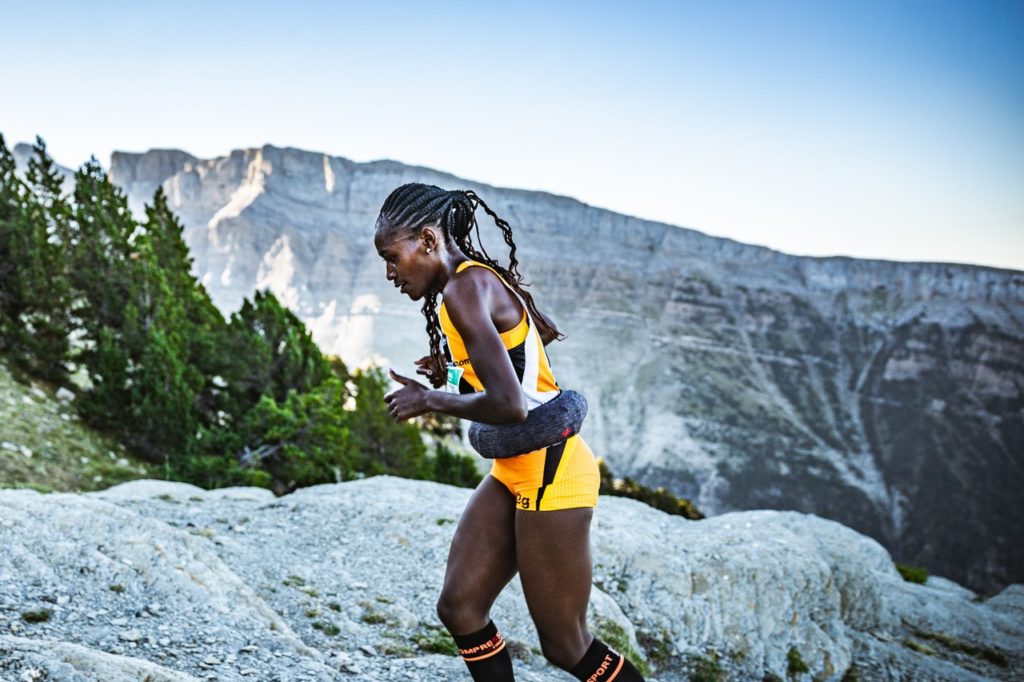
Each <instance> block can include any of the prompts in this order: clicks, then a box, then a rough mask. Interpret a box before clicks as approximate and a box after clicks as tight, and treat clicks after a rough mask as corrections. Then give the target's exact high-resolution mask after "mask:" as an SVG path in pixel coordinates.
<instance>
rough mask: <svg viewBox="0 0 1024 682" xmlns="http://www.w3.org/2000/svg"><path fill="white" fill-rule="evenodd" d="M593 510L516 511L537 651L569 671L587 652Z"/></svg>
mask: <svg viewBox="0 0 1024 682" xmlns="http://www.w3.org/2000/svg"><path fill="white" fill-rule="evenodd" d="M593 514H594V510H593V509H592V508H589V507H585V508H580V509H560V510H557V511H544V512H538V511H523V510H519V511H517V512H516V518H515V532H516V551H517V555H518V559H519V579H520V580H521V581H522V583H523V593H524V595H525V596H526V605H527V606H528V607H529V609H530V616H531V617H532V618H533V622H534V624H536V626H537V633H538V634H539V635H540V645H541V650H542V651H543V652H544V657H545V658H547V659H548V660H549V661H550V662H551V663H552V664H554V665H556V666H558V667H559V668H562V669H563V670H569V669H570V668H572V667H573V666H574V665H575V664H576V663H577V662H578V661H579V660H580V659H581V658H582V657H583V654H585V653H586V652H587V647H589V646H590V643H591V642H592V641H593V636H592V635H591V634H590V631H589V630H587V604H588V603H589V601H590V585H591V581H592V575H591V573H592V559H591V555H590V520H591V518H593Z"/></svg>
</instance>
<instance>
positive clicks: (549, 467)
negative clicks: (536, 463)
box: [537, 440, 567, 511]
mask: <svg viewBox="0 0 1024 682" xmlns="http://www.w3.org/2000/svg"><path fill="white" fill-rule="evenodd" d="M566 442H567V441H564V440H563V441H562V442H560V443H556V444H555V445H552V446H551V447H549V448H548V451H547V453H545V455H544V483H543V485H541V487H540V490H538V491H537V511H540V501H541V500H542V499H544V490H545V489H546V488H547V487H548V486H549V485H551V483H552V482H553V481H554V480H555V474H556V473H557V472H558V464H559V462H561V461H562V454H563V453H564V452H565V444H566Z"/></svg>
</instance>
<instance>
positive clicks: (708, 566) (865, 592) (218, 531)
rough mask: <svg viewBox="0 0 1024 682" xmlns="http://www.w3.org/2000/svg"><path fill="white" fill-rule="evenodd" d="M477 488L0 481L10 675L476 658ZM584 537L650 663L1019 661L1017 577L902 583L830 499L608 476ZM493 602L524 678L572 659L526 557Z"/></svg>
mask: <svg viewBox="0 0 1024 682" xmlns="http://www.w3.org/2000/svg"><path fill="white" fill-rule="evenodd" d="M470 493H471V491H469V490H465V489H459V488H453V487H450V486H445V485H441V484H437V483H429V482H422V481H408V480H403V479H395V478H390V477H375V478H371V479H366V480H362V481H354V482H348V483H341V484H335V485H322V486H316V487H313V488H307V489H303V490H299V491H297V492H295V493H293V494H291V495H288V496H285V497H282V498H274V497H273V495H272V494H270V493H269V492H268V491H265V490H261V489H255V488H228V489H222V490H211V491H204V490H202V489H200V488H197V487H194V486H190V485H186V484H178V483H167V482H161V481H150V480H145V481H133V482H130V483H125V484H121V485H118V486H115V487H113V488H110V489H109V490H106V491H101V492H98V493H87V494H81V495H76V494H48V495H44V494H40V493H36V492H34V491H29V490H0V546H2V547H4V549H5V551H4V552H3V553H0V678H3V679H8V678H11V679H22V678H23V676H25V675H29V676H30V677H29V678H28V679H33V678H32V677H31V676H32V675H36V676H37V677H35V679H75V680H79V679H80V680H97V679H102V680H111V681H113V680H142V679H147V678H146V676H147V675H148V676H149V677H148V679H150V680H168V681H172V680H173V681H178V680H193V679H197V680H206V679H215V680H246V679H253V680H256V679H258V680H294V681H299V680H353V679H354V680H396V681H397V680H409V679H428V678H429V679H437V680H452V681H455V680H463V679H466V674H465V671H464V668H463V664H462V662H461V660H460V659H458V658H457V657H456V656H454V655H451V652H450V642H449V640H448V638H447V635H445V633H444V632H443V631H442V630H441V629H440V624H439V623H438V621H437V618H436V615H435V613H434V602H435V600H436V596H437V594H438V592H439V590H440V587H441V583H442V580H443V577H444V561H445V557H446V556H447V550H448V544H449V543H450V541H451V536H452V533H453V532H454V528H455V526H456V524H457V523H458V519H459V516H460V514H461V512H462V509H463V508H464V506H465V504H466V501H467V499H468V497H469V495H470ZM425 500H429V504H424V501H425ZM592 539H593V545H594V557H595V567H594V589H593V591H592V596H591V610H590V621H591V622H590V625H591V627H592V628H593V629H594V630H596V631H598V632H601V633H606V636H608V635H607V633H611V635H610V636H616V637H618V639H619V641H620V642H621V644H620V645H626V646H629V647H631V648H633V649H634V650H635V651H636V652H637V657H638V658H642V659H644V663H645V665H647V666H648V667H649V668H650V669H651V671H652V672H651V675H650V677H649V679H651V680H652V682H659V681H660V682H669V681H675V680H685V679H689V675H690V674H691V673H693V672H694V671H695V670H697V669H698V668H700V667H701V666H703V667H704V668H705V669H707V668H708V667H709V666H717V667H718V668H720V669H721V671H722V672H723V674H724V676H725V679H730V680H733V679H734V680H747V679H761V678H762V676H763V675H764V674H765V673H768V672H771V673H773V674H775V675H778V676H779V677H781V678H786V677H787V671H788V670H789V667H790V665H791V664H790V660H791V658H792V656H793V654H791V653H790V650H791V649H793V650H795V651H796V653H797V654H798V655H799V656H800V658H801V659H802V660H803V661H804V662H805V663H806V665H807V667H808V672H807V673H804V674H800V675H796V676H795V679H798V680H801V679H802V680H808V679H811V677H812V676H813V678H814V679H824V680H839V679H841V678H842V677H843V675H844V674H846V672H847V671H848V670H849V669H850V668H851V666H852V667H854V668H855V670H856V672H857V674H858V675H860V679H907V680H910V679H931V680H983V679H1011V678H1012V677H1013V676H1014V675H1018V676H1019V675H1020V674H1022V673H1024V652H1022V651H1020V649H1019V643H1020V641H1022V637H1024V589H1022V588H1021V586H1020V585H1014V586H1012V587H1010V588H1007V590H1005V591H1004V592H1003V593H1001V594H999V595H996V596H994V597H991V598H989V599H988V600H986V601H977V600H976V599H975V595H974V594H973V593H971V592H970V591H969V590H966V589H964V588H962V587H960V586H958V585H956V584H955V583H953V582H951V581H948V580H945V579H942V578H930V579H929V580H928V582H927V584H924V585H916V584H911V583H906V582H904V581H903V580H902V579H901V578H900V576H899V574H898V573H897V571H896V569H895V567H894V566H893V563H892V560H891V558H890V556H889V555H888V554H887V552H886V551H885V550H884V549H883V548H882V547H881V546H880V545H879V544H878V543H877V542H875V541H874V540H871V539H870V538H867V537H865V536H862V535H860V534H858V533H856V532H855V531H852V530H850V529H849V528H846V527H844V526H842V525H841V524H838V523H835V522H833V521H829V520H826V519H822V518H818V517H815V516H812V515H807V514H802V513H799V512H780V511H771V510H763V511H749V512H733V513H728V514H723V515H721V516H718V517H715V518H711V519H705V520H702V521H686V520H684V519H682V518H680V517H673V516H668V515H666V514H663V513H661V512H658V511H656V510H653V509H651V508H649V507H646V506H644V505H641V504H639V503H637V502H633V501H631V500H624V499H618V498H602V499H601V500H600V502H599V504H598V508H597V512H596V516H595V525H594V528H593V533H592ZM33 614H34V615H33ZM43 614H45V616H44V615H43ZM492 614H493V617H494V619H495V622H496V623H498V624H499V627H501V628H502V630H503V631H504V632H505V634H506V637H507V639H508V640H509V641H510V646H511V648H512V651H513V653H514V659H515V665H516V667H517V675H518V677H517V679H523V680H527V681H530V680H532V681H534V682H540V681H541V680H550V679H561V677H559V675H560V673H558V672H557V671H556V670H554V669H553V668H551V667H550V666H548V664H547V663H546V662H545V661H544V659H543V658H542V656H541V655H540V652H539V644H538V641H537V639H536V633H535V631H534V629H533V626H532V623H531V622H530V619H529V615H528V611H527V609H526V604H525V602H524V600H523V596H522V591H521V588H520V584H519V580H518V578H516V579H514V580H513V582H512V583H510V585H509V586H508V587H507V588H506V590H505V592H504V593H503V594H502V596H501V597H500V598H499V600H498V602H497V603H496V605H495V608H494V610H493V612H492ZM957 647H959V648H957ZM972 647H975V648H977V651H975V653H965V651H968V650H970V649H971V648H972ZM983 650H984V651H983ZM986 656H987V658H986ZM999 657H1002V663H999V662H993V661H997V660H998V659H999ZM33 671H34V672H33ZM43 674H48V675H50V676H51V677H49V678H42V677H38V676H41V675H43ZM75 675H78V676H77V677H76V676H75ZM562 677H566V676H565V675H564V674H563V675H562Z"/></svg>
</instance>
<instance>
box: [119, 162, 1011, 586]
mask: <svg viewBox="0 0 1024 682" xmlns="http://www.w3.org/2000/svg"><path fill="white" fill-rule="evenodd" d="M111 173H112V177H113V178H114V180H115V181H116V182H118V183H119V184H121V185H122V186H124V187H125V188H126V190H127V191H128V193H129V196H130V199H131V201H132V205H133V207H135V209H136V210H139V208H140V207H141V205H142V204H143V203H144V202H146V201H148V200H149V199H150V197H151V195H152V191H153V189H155V188H156V187H157V186H158V185H160V184H162V185H163V187H164V189H165V191H166V192H167V194H168V197H169V199H170V203H171V206H172V208H173V209H174V210H175V211H176V212H177V213H178V214H179V215H180V216H181V217H182V219H183V221H184V223H185V225H186V235H185V236H186V241H187V242H188V244H189V246H190V248H191V249H192V254H193V257H194V258H195V263H194V267H195V274H196V275H197V277H198V278H199V279H200V280H201V281H202V282H203V283H204V284H205V285H206V286H207V288H208V289H209V291H210V293H211V296H212V298H213V300H214V302H215V303H216V304H217V305H218V306H219V307H220V308H221V310H222V311H224V312H230V311H233V310H236V309H237V308H238V307H239V306H240V304H241V300H242V298H243V297H245V296H249V295H251V294H252V292H253V291H254V290H255V289H257V288H269V289H271V290H272V291H273V292H274V293H275V294H276V295H277V296H278V297H279V298H280V299H281V300H282V302H283V303H284V304H286V305H287V306H289V307H290V308H291V309H292V310H294V311H295V312H296V313H297V314H298V315H299V316H300V317H301V318H302V319H303V320H304V321H305V322H306V324H307V325H308V326H309V328H310V329H311V331H312V333H313V335H314V338H315V339H316V341H317V342H318V343H319V344H320V346H321V347H322V348H323V349H324V351H326V352H330V353H336V354H339V355H341V356H342V357H343V358H344V359H345V360H346V361H347V362H349V363H353V364H360V363H361V362H363V361H366V360H367V359H371V358H377V359H384V360H386V361H388V362H390V363H391V364H392V365H393V366H394V367H396V369H397V370H398V371H399V372H402V371H403V370H404V372H405V373H409V374H411V373H412V364H411V363H412V360H414V359H415V358H418V357H420V356H421V355H424V354H425V352H426V350H427V340H426V339H427V337H426V333H425V331H424V324H425V323H424V320H423V317H422V316H421V314H420V312H419V306H418V305H417V304H413V303H411V302H410V301H409V300H408V299H406V298H404V297H402V296H401V295H399V294H398V293H397V292H396V291H395V289H394V288H393V287H392V286H391V285H390V283H388V282H387V281H386V280H385V277H384V265H383V263H382V261H380V259H379V257H378V256H377V255H376V253H375V251H374V249H373V245H372V236H373V225H374V220H375V219H376V216H377V213H378V211H379V208H380V205H381V203H382V202H383V200H384V198H385V197H386V196H387V194H388V193H389V192H390V191H391V190H392V189H393V188H394V187H396V186H398V185H400V184H402V183H404V182H410V181H422V182H429V183H433V184H438V185H440V186H442V187H461V188H468V189H473V190H475V191H477V192H478V193H479V194H480V195H481V196H482V197H483V198H484V199H485V200H486V201H487V202H488V205H490V206H491V207H492V208H493V209H494V210H495V211H496V212H497V213H498V214H499V215H501V216H502V217H503V218H505V219H506V220H508V221H509V222H510V223H511V225H512V227H513V229H514V231H515V239H516V244H517V246H518V247H519V249H518V256H519V258H520V261H521V263H522V264H523V266H522V270H523V272H524V273H525V277H526V279H527V280H528V281H530V282H532V283H533V285H534V291H535V292H536V295H537V298H538V301H539V304H540V306H541V308H542V310H544V311H545V312H546V313H548V314H550V316H551V317H553V318H554V319H555V321H556V322H557V323H558V325H559V327H560V328H561V329H562V331H564V332H565V333H566V334H567V335H568V338H567V339H566V340H565V341H563V342H561V343H556V344H552V345H551V346H549V354H550V357H551V360H552V363H553V365H554V368H555V371H556V376H557V377H558V378H559V382H560V383H561V385H563V386H565V387H572V388H576V389H578V390H580V391H581V392H583V393H584V394H585V395H586V396H587V397H588V400H589V401H590V406H591V410H590V416H589V418H588V421H587V423H586V424H585V425H584V431H583V432H584V435H585V436H586V437H587V438H588V440H589V441H591V442H592V443H593V445H594V449H595V452H596V453H597V454H598V455H599V456H603V457H605V458H606V459H607V460H608V462H609V464H610V466H611V467H612V469H613V470H614V471H616V472H619V473H620V475H621V474H628V475H630V476H632V477H634V478H637V479H639V480H640V481H642V482H644V483H647V484H649V485H664V486H666V487H667V488H669V489H670V490H671V491H673V492H674V493H677V494H679V495H683V496H686V497H689V498H691V499H693V500H694V501H695V502H696V503H697V505H698V506H699V507H700V508H701V509H702V510H703V511H704V512H705V513H707V514H711V515H716V514H721V513H724V512H728V511H733V510H742V509H754V508H768V509H790V510H798V511H802V512H809V513H814V514H818V515H820V516H824V517H827V518H831V519H835V520H837V521H840V522H842V523H844V524H846V525H848V526H851V527H852V528H854V529H856V530H858V531H860V532H862V533H865V534H867V535H870V536H871V537H873V538H875V539H877V540H878V541H879V542H881V543H882V544H883V545H884V546H885V547H886V548H887V549H888V550H889V551H890V552H891V553H892V554H893V556H894V557H895V559H896V560H897V561H902V562H907V563H913V564H917V565H923V566H926V567H927V568H928V569H930V570H931V571H932V572H933V573H938V574H940V575H944V576H948V577H951V578H953V579H955V580H957V581H959V582H961V583H964V584H967V585H970V586H971V587H973V588H974V589H977V590H981V591H985V592H994V591H997V590H998V589H1001V588H1002V587H1005V586H1006V585H1007V584H1009V583H1011V582H1015V581H1017V582H1019V581H1021V580H1022V579H1024V527H1022V526H1021V524H1020V523H1019V519H1020V518H1024V496H1022V495H1021V494H1020V490H1021V489H1022V487H1024V400H1022V387H1024V305H1022V303H1024V273H1021V272H1017V271H1007V270H996V269H992V268H984V267H976V266H967V265H950V264H940V263H894V262H887V261H871V260H857V259H849V258H806V257H796V256H790V255H786V254H782V253H778V252H776V251H772V250H770V249H767V248H763V247H757V246H750V245H746V244H740V243H737V242H734V241H731V240H728V239H720V238H713V237H709V236H707V235H704V234H701V233H699V232H696V231H694V230H689V229H684V228H680V227H675V226H671V225H666V224H661V223H655V222H650V221H644V220H639V219H637V218H632V217H629V216H625V215H619V214H616V213H612V212H610V211H606V210H602V209H598V208H594V207H592V206H588V205H586V204H583V203H581V202H579V201H575V200H573V199H570V198H566V197H560V196H555V195H551V194H546V193H540V192H524V191H516V190H508V189H501V188H495V187H489V186H487V185H482V184H480V183H476V182H470V181H466V180H462V179H460V178H457V177H454V176H452V175H447V174H444V173H440V172H437V171H433V170H430V169H427V168H417V167H411V166H406V165H403V164H400V163H396V162H391V161H378V162H372V163H354V162H352V161H349V160H346V159H343V158H338V157H331V156H326V155H323V154H316V153H311V152H305V151H301V150H297V149H280V148H275V147H269V146H268V147H263V148H259V149H247V150H236V151H234V152H232V153H231V154H230V155H228V156H226V157H221V158H216V159H207V160H199V159H195V158H194V157H192V156H190V155H188V154H185V153H183V152H177V151H168V150H154V151H151V152H148V153H146V154H123V153H118V154H115V155H114V157H113V160H112V166H111ZM480 222H481V234H482V235H483V237H484V240H485V246H486V248H487V250H488V251H489V252H490V253H491V254H492V255H497V254H505V255H506V256H507V247H505V246H504V244H503V242H502V241H501V240H500V233H499V231H498V230H497V229H496V228H495V227H494V226H493V224H492V223H491V222H490V219H489V218H488V217H487V216H486V215H485V214H483V212H482V211H481V212H480Z"/></svg>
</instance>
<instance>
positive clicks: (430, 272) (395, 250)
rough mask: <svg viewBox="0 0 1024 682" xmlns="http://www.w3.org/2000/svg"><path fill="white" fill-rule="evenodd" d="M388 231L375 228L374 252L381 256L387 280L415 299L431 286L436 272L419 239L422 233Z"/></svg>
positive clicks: (424, 293)
mask: <svg viewBox="0 0 1024 682" xmlns="http://www.w3.org/2000/svg"><path fill="white" fill-rule="evenodd" d="M389 232H390V234H381V233H380V232H378V233H377V234H376V236H374V238H373V244H374V246H376V247H377V253H379V254H380V257H381V258H383V259H384V263H385V268H386V270H387V278H388V281H389V282H393V283H394V285H395V286H396V287H398V288H399V291H400V292H401V293H403V294H405V295H406V296H408V297H409V298H411V299H412V300H414V301H418V300H419V299H420V298H422V297H423V296H424V295H426V293H427V292H428V291H429V290H430V285H431V283H432V282H433V280H434V275H435V273H434V268H433V267H431V265H432V263H431V261H430V259H429V258H428V256H427V253H426V246H425V245H424V243H423V240H422V239H421V236H422V234H423V233H422V232H421V233H420V234H410V233H409V232H408V231H406V230H398V231H389Z"/></svg>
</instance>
